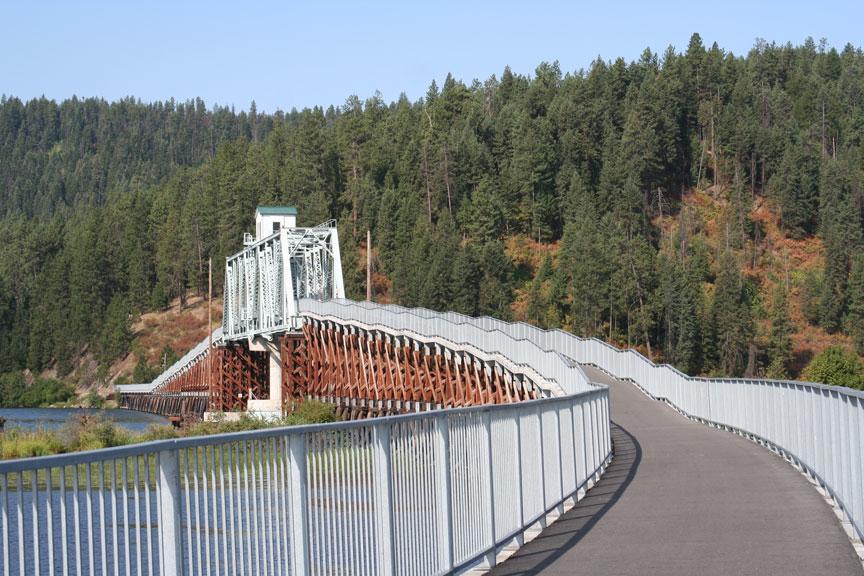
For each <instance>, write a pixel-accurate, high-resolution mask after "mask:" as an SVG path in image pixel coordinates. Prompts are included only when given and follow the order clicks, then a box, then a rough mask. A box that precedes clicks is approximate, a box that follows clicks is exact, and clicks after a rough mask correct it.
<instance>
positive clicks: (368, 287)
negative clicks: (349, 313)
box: [366, 230, 372, 302]
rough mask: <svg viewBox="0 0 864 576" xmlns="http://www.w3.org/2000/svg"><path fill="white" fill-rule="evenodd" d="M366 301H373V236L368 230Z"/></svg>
mask: <svg viewBox="0 0 864 576" xmlns="http://www.w3.org/2000/svg"><path fill="white" fill-rule="evenodd" d="M366 301H367V302H371V301H372V234H371V232H369V230H366Z"/></svg>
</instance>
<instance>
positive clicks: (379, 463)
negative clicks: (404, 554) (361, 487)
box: [374, 424, 395, 576]
mask: <svg viewBox="0 0 864 576" xmlns="http://www.w3.org/2000/svg"><path fill="white" fill-rule="evenodd" d="M374 467H375V476H374V478H375V526H376V527H377V535H378V570H376V571H375V573H376V574H380V575H381V576H391V575H392V574H394V573H395V570H394V565H395V561H394V548H393V536H394V533H393V490H392V485H393V472H392V468H391V453H390V425H389V424H379V425H378V426H375V459H374Z"/></svg>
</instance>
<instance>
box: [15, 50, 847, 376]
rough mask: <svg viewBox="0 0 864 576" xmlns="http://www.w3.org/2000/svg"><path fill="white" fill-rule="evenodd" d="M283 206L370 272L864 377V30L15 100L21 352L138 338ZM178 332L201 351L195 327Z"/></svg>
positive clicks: (705, 367) (22, 360)
mask: <svg viewBox="0 0 864 576" xmlns="http://www.w3.org/2000/svg"><path fill="white" fill-rule="evenodd" d="M258 204H276V205H293V206H296V207H297V209H298V214H299V217H298V218H299V220H298V224H300V225H314V224H317V223H319V222H323V221H325V220H327V219H329V218H336V219H338V222H339V230H340V241H341V243H342V258H343V269H344V271H345V281H346V289H347V292H348V295H349V297H352V298H358V299H362V298H364V297H365V294H366V271H365V258H366V257H365V250H366V232H367V230H369V231H370V232H371V238H372V249H373V254H374V274H373V276H372V278H373V282H372V292H373V296H374V298H375V299H376V300H379V301H386V302H394V303H399V304H402V305H405V306H422V307H427V308H432V309H436V310H445V309H449V310H455V311H458V312H462V313H465V314H471V315H491V316H496V317H499V318H503V319H518V320H524V321H526V322H530V323H533V324H536V325H539V326H543V327H550V328H552V327H554V328H563V329H566V330H569V331H572V332H574V333H576V334H579V335H582V336H596V337H598V338H602V339H605V340H607V341H611V342H614V343H616V344H618V345H621V346H628V345H629V346H631V347H637V348H638V349H639V350H640V351H642V352H643V353H644V354H646V355H647V356H649V357H650V358H652V359H653V360H654V361H655V362H666V363H670V364H673V365H674V366H676V367H678V368H680V369H681V370H682V371H684V372H686V373H688V374H705V375H728V376H743V375H753V376H757V375H759V376H767V377H772V378H802V379H804V378H806V379H818V380H821V381H826V382H830V383H838V384H843V385H847V386H853V387H859V388H864V368H862V363H864V360H862V357H861V355H862V354H864V53H862V50H861V48H860V47H856V46H852V45H847V46H846V47H844V48H842V49H835V48H831V47H829V46H828V45H827V43H826V42H824V41H822V42H818V41H814V40H811V39H808V40H806V41H805V42H804V43H803V44H801V45H798V46H793V45H791V44H783V45H780V44H771V43H765V42H762V41H758V42H757V43H756V44H755V45H754V46H753V48H752V49H751V50H750V51H749V52H748V53H747V54H746V55H735V54H731V53H729V52H727V51H724V49H723V48H722V47H720V46H717V45H716V44H715V45H712V46H707V45H706V44H705V43H703V41H702V39H701V38H700V37H699V35H698V34H694V35H693V36H692V38H691V40H690V42H689V45H688V46H686V47H683V50H682V49H678V50H676V49H673V48H669V49H667V50H666V51H665V52H663V53H656V52H652V51H651V50H648V49H646V50H645V51H644V52H643V54H642V56H641V57H640V58H638V59H637V60H635V61H633V62H626V61H625V60H624V59H620V58H619V59H612V60H608V59H600V58H598V59H597V60H595V61H594V62H592V63H591V65H590V66H589V67H588V68H587V69H584V70H577V71H565V70H561V69H560V67H559V65H558V64H557V63H540V64H539V65H538V66H537V68H536V70H535V71H534V73H533V74H531V75H530V76H523V75H518V74H514V73H513V72H511V70H510V69H509V68H503V71H502V72H501V73H500V74H499V75H495V76H493V77H490V78H487V79H484V80H474V81H472V82H470V83H468V82H467V81H460V80H457V79H454V78H453V77H450V76H448V77H447V78H446V80H444V81H443V83H441V84H440V85H438V84H436V83H435V82H432V83H431V85H430V86H429V88H428V91H427V92H426V94H425V96H423V97H422V98H419V99H417V100H416V101H412V100H410V99H408V98H407V97H405V96H402V97H401V98H399V99H398V100H396V101H393V102H387V101H384V100H383V98H382V97H381V96H380V95H377V94H373V95H366V97H365V99H364V97H358V96H351V97H349V98H348V99H347V100H346V101H345V102H344V103H343V104H341V105H339V106H329V107H326V108H324V107H316V108H311V109H303V110H296V109H292V110H290V111H289V112H281V111H277V112H275V113H261V112H258V111H257V110H256V107H255V104H254V103H252V104H251V105H250V106H249V108H248V110H243V111H237V110H234V109H231V108H223V107H208V105H206V104H205V102H203V101H202V100H195V101H188V102H175V101H167V102H142V101H139V100H136V99H134V98H129V99H124V100H120V101H115V102H106V101H104V100H101V99H95V98H87V99H79V98H70V99H67V100H64V101H62V102H57V101H53V100H48V99H45V98H40V99H34V100H29V101H22V100H20V99H19V98H17V97H15V96H14V95H5V96H3V97H2V100H0V245H2V246H3V248H2V250H0V373H16V372H21V371H23V370H25V369H29V370H31V371H33V372H36V373H38V372H40V371H44V370H46V369H48V368H51V369H52V370H54V371H55V373H56V375H57V376H58V377H59V378H61V379H62V378H63V377H64V375H65V374H68V373H69V371H70V367H71V365H72V364H73V363H74V361H75V358H76V357H78V356H79V355H80V354H82V351H84V350H86V351H88V352H90V353H93V354H94V355H95V356H96V357H97V358H98V359H99V361H100V362H103V363H106V364H107V363H110V362H112V361H114V360H116V359H118V358H120V357H123V356H125V355H126V354H128V353H129V352H130V345H131V342H132V339H133V337H134V334H133V332H132V329H131V326H132V323H133V321H134V319H135V318H136V317H138V316H139V315H140V314H142V313H145V312H147V311H152V310H159V309H162V308H165V307H166V306H167V305H168V304H169V303H171V302H173V301H176V300H179V301H180V302H181V303H184V302H185V301H186V299H187V298H190V297H191V296H193V295H202V294H204V295H206V293H207V260H208V259H209V258H212V259H213V262H214V286H215V287H216V290H217V292H219V291H220V290H221V284H222V277H221V276H222V272H223V270H222V267H223V265H224V261H225V257H226V256H228V255H230V254H233V253H234V252H236V251H238V250H239V249H240V248H241V246H242V235H243V232H247V231H250V230H251V229H252V227H253V218H254V209H255V206H256V205H258ZM177 352H178V353H179V354H182V353H183V352H185V350H177Z"/></svg>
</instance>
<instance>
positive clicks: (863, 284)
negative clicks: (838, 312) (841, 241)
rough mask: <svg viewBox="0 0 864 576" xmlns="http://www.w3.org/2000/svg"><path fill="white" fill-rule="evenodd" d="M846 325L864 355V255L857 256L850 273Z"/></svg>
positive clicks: (857, 348)
mask: <svg viewBox="0 0 864 576" xmlns="http://www.w3.org/2000/svg"><path fill="white" fill-rule="evenodd" d="M848 296H849V310H848V312H847V314H846V325H847V326H848V330H849V334H850V335H851V336H852V341H853V342H854V343H855V349H856V350H857V351H858V354H862V355H864V255H862V254H856V255H855V257H854V258H853V260H852V271H851V272H850V273H849V285H848Z"/></svg>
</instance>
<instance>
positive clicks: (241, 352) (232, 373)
mask: <svg viewBox="0 0 864 576" xmlns="http://www.w3.org/2000/svg"><path fill="white" fill-rule="evenodd" d="M279 351H280V357H281V368H282V399H283V410H284V411H286V412H290V411H291V410H293V409H294V407H295V406H296V405H297V404H298V403H300V402H302V401H303V400H305V399H307V398H311V399H317V400H321V401H324V402H329V403H333V404H335V405H336V406H337V410H338V411H339V413H340V415H341V416H343V417H348V418H362V417H366V416H372V415H381V414H396V413H401V412H407V411H419V410H430V409H434V408H440V407H459V406H472V405H476V404H500V403H508V402H518V401H521V400H529V399H534V398H538V397H539V396H540V391H539V389H538V388H537V387H536V386H535V385H534V383H533V382H531V381H530V380H529V379H528V378H526V377H524V376H523V375H521V374H514V373H513V372H511V371H510V370H508V369H506V368H505V367H503V366H502V365H501V364H499V363H498V362H496V361H494V360H490V359H488V358H487V359H483V358H479V357H478V356H477V355H475V354H473V353H470V352H469V351H466V350H454V349H451V348H449V347H445V346H443V345H441V344H439V343H434V342H432V343H430V342H420V341H418V340H415V339H412V338H409V337H408V336H400V335H394V334H390V333H388V332H383V331H378V330H365V329H361V328H358V327H356V326H351V325H342V324H338V323H335V322H330V321H326V320H316V319H307V321H306V323H305V324H304V326H303V331H302V333H296V334H287V335H284V336H282V337H281V341H280V344H279ZM208 391H209V392H208ZM268 397H269V360H268V353H267V352H256V351H251V350H250V349H249V346H248V344H247V343H246V342H235V343H230V344H228V345H224V346H218V347H214V348H213V349H212V350H211V352H210V354H207V353H205V354H203V355H202V356H200V357H199V358H198V359H197V361H195V362H194V363H193V364H191V365H190V366H189V367H187V368H186V369H185V370H183V371H181V372H179V373H178V374H176V375H175V376H174V377H173V378H171V379H170V380H169V381H167V382H165V383H164V384H162V385H161V386H160V387H159V388H157V389H156V390H154V391H153V392H151V393H149V394H124V395H123V397H122V398H121V405H122V406H124V407H127V408H131V409H133V410H141V411H144V412H154V413H157V414H163V415H166V416H168V415H179V416H183V417H184V418H187V417H200V416H201V415H203V413H204V412H205V411H211V412H234V411H245V410H246V408H247V403H248V401H249V399H250V398H255V399H267V398H268Z"/></svg>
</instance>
